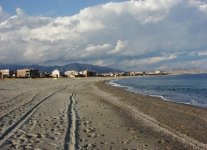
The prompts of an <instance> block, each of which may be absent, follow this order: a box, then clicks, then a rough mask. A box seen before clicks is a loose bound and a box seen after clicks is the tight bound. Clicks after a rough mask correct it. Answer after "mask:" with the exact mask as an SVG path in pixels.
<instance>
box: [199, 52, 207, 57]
mask: <svg viewBox="0 0 207 150" xmlns="http://www.w3.org/2000/svg"><path fill="white" fill-rule="evenodd" d="M198 56H207V51H202V52H198Z"/></svg>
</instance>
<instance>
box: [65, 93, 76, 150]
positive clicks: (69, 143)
mask: <svg viewBox="0 0 207 150" xmlns="http://www.w3.org/2000/svg"><path fill="white" fill-rule="evenodd" d="M74 94H75V92H74V90H73V92H72V95H71V96H70V97H69V105H68V112H67V115H68V128H67V132H66V136H65V144H64V150H76V149H77V147H78V140H77V138H78V137H77V136H78V135H77V115H76V112H75V107H74V101H75V99H74Z"/></svg>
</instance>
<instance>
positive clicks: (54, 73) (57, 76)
mask: <svg viewBox="0 0 207 150" xmlns="http://www.w3.org/2000/svg"><path fill="white" fill-rule="evenodd" d="M52 77H53V78H59V77H60V71H59V70H53V71H52Z"/></svg>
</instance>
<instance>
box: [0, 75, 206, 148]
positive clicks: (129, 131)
mask: <svg viewBox="0 0 207 150" xmlns="http://www.w3.org/2000/svg"><path fill="white" fill-rule="evenodd" d="M109 79H110V78H109ZM105 80H108V78H70V79H67V78H64V79H61V78H60V79H57V80H54V79H5V80H0V149H2V150H7V149H9V150H16V149H36V150H39V149H48V150H56V149H62V150H66V149H70V150H75V149H83V150H84V149H97V150H98V149H100V150H108V149H114V150H119V149H137V150H140V149H143V150H145V149H146V150H160V149H161V150H162V149H163V150H166V149H167V150H171V149H175V150H183V149H186V150H188V149H189V150H191V149H195V150H196V149H198V150H200V149H201V150H205V149H207V138H206V135H207V109H204V108H198V107H195V106H190V105H184V104H176V103H173V102H168V101H164V100H161V99H159V98H155V97H150V96H143V95H139V94H135V93H131V92H128V91H126V90H125V89H121V88H117V87H112V86H110V85H108V84H106V83H105Z"/></svg>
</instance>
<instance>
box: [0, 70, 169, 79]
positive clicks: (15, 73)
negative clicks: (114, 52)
mask: <svg viewBox="0 0 207 150" xmlns="http://www.w3.org/2000/svg"><path fill="white" fill-rule="evenodd" d="M167 74H168V73H167V72H163V71H159V70H157V71H152V72H117V73H114V72H113V73H112V72H109V73H96V72H95V71H91V70H83V71H76V70H68V71H65V72H63V71H60V70H58V69H55V70H53V71H52V72H44V71H41V70H38V69H34V68H25V69H17V70H10V69H1V70H0V78H60V77H69V78H74V77H119V76H144V75H167Z"/></svg>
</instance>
